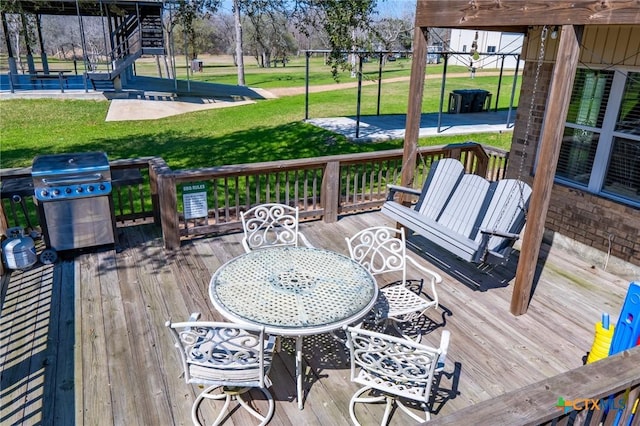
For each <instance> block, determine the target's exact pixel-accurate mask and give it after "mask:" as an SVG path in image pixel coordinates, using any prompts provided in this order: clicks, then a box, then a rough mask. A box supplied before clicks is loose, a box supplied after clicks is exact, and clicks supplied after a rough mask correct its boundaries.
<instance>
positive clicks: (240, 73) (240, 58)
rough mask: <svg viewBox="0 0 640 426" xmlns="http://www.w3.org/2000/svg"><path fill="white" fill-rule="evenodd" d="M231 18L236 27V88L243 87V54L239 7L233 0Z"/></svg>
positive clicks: (236, 1)
mask: <svg viewBox="0 0 640 426" xmlns="http://www.w3.org/2000/svg"><path fill="white" fill-rule="evenodd" d="M233 18H234V22H235V25H236V60H237V62H238V86H244V85H245V84H244V52H243V48H242V23H241V22H240V5H239V1H238V0H233Z"/></svg>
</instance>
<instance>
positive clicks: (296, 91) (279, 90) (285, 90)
mask: <svg viewBox="0 0 640 426" xmlns="http://www.w3.org/2000/svg"><path fill="white" fill-rule="evenodd" d="M498 75H500V72H494V71H488V72H483V73H478V74H476V76H478V77H481V76H498ZM447 77H469V73H455V74H447ZM410 78H411V77H409V76H405V77H394V78H385V79H383V80H382V81H383V82H384V83H397V82H401V81H409V80H410ZM426 79H427V80H433V79H439V80H440V79H442V75H441V74H427V75H426ZM374 84H378V80H366V81H362V85H363V86H371V85H374ZM355 87H358V82H357V81H349V82H347V83H333V84H323V85H319V86H309V93H318V92H328V91H331V90H341V89H350V88H355ZM267 90H268V91H269V92H270V93H272V94H273V95H275V96H278V97H282V96H293V95H302V94H304V93H305V87H304V86H302V87H274V88H273V89H267Z"/></svg>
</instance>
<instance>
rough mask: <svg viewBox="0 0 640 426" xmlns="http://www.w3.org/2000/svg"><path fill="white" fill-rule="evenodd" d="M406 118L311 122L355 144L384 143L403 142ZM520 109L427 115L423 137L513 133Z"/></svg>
mask: <svg viewBox="0 0 640 426" xmlns="http://www.w3.org/2000/svg"><path fill="white" fill-rule="evenodd" d="M406 117H407V116H406V115H404V114H402V115H380V116H376V115H373V116H363V117H360V122H359V123H358V120H357V118H356V117H333V118H312V119H309V120H307V123H309V124H313V125H314V126H317V127H321V128H323V129H326V130H330V131H332V132H334V133H339V134H341V135H343V136H345V137H346V138H347V139H349V140H351V141H354V142H382V141H388V140H394V139H403V138H404V131H405V123H406ZM515 117H516V110H515V109H513V110H511V112H509V111H507V110H504V111H503V110H501V111H497V112H475V113H468V114H447V113H442V115H440V116H439V114H438V113H437V112H436V113H425V114H422V117H421V120H420V133H419V135H420V137H425V136H437V135H460V134H469V133H486V132H496V133H497V132H502V131H507V130H511V129H512V128H513V124H514V121H515Z"/></svg>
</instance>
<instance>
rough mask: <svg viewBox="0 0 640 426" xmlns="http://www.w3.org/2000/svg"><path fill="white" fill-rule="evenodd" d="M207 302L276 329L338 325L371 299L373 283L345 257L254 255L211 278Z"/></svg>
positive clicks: (273, 251)
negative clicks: (209, 301)
mask: <svg viewBox="0 0 640 426" xmlns="http://www.w3.org/2000/svg"><path fill="white" fill-rule="evenodd" d="M209 293H210V297H211V300H212V301H213V303H214V305H215V306H216V307H217V308H219V309H220V308H221V309H222V310H226V311H227V312H228V313H230V314H232V316H234V317H237V318H238V319H240V320H248V321H250V322H253V323H258V324H262V325H265V326H266V327H268V328H269V327H271V328H278V329H288V328H291V329H306V328H314V327H324V326H331V325H335V324H341V323H343V322H345V321H347V322H348V320H349V319H351V318H353V317H354V316H355V317H358V318H359V317H361V316H362V315H363V314H364V313H366V311H368V309H370V308H371V305H372V304H373V302H374V300H375V297H376V296H377V286H376V282H375V279H374V278H373V277H372V276H371V274H369V272H367V270H366V269H364V268H363V267H362V266H361V265H360V264H358V263H357V262H355V261H353V260H352V259H351V258H349V257H347V256H344V255H342V254H339V253H335V252H332V251H328V250H323V249H317V248H308V247H273V248H267V249H261V250H255V251H253V252H251V253H247V254H244V255H242V256H239V257H237V258H235V259H233V260H231V261H229V262H227V263H226V264H224V265H223V266H222V267H220V269H218V271H217V272H216V273H215V274H214V275H213V277H212V278H211V283H210V286H209Z"/></svg>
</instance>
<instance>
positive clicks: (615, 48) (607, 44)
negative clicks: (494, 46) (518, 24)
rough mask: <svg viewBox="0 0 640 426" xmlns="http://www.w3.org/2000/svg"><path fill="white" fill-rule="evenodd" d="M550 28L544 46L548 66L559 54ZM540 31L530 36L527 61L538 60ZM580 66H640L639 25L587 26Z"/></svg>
mask: <svg viewBox="0 0 640 426" xmlns="http://www.w3.org/2000/svg"><path fill="white" fill-rule="evenodd" d="M552 29H553V27H550V28H549V30H548V33H547V40H546V42H545V46H544V49H545V55H544V61H545V62H554V61H555V58H556V54H557V52H558V42H559V41H560V37H561V35H560V31H558V37H557V38H556V39H555V40H554V39H552V38H551V30H552ZM541 33H542V28H541V27H536V28H534V29H532V30H531V31H530V32H529V43H527V45H526V48H525V49H526V50H523V55H522V56H523V57H524V58H526V60H537V59H538V55H539V52H540V36H541ZM581 44H582V49H581V52H580V59H579V60H580V63H581V64H590V65H614V64H615V65H624V66H640V25H615V26H614V25H611V26H609V25H599V26H585V28H584V33H583V35H582V43H581Z"/></svg>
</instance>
